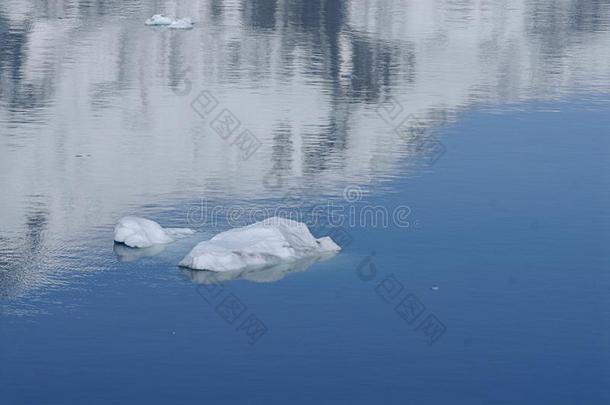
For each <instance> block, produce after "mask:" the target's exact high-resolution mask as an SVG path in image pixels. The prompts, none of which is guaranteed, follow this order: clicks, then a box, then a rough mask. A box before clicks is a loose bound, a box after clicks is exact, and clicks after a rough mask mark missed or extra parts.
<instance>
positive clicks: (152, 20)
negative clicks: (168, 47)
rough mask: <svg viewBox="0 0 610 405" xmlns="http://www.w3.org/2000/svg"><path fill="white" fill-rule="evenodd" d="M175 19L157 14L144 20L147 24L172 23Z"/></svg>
mask: <svg viewBox="0 0 610 405" xmlns="http://www.w3.org/2000/svg"><path fill="white" fill-rule="evenodd" d="M174 21H175V20H174V19H173V18H169V17H166V16H164V15H163V14H155V15H153V16H152V17H150V18H149V19H148V20H146V21H145V22H144V24H146V25H170V24H171V23H173V22H174Z"/></svg>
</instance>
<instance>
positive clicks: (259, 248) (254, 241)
mask: <svg viewBox="0 0 610 405" xmlns="http://www.w3.org/2000/svg"><path fill="white" fill-rule="evenodd" d="M339 250H341V248H340V247H339V246H338V245H337V244H336V243H335V242H334V241H333V240H332V239H331V238H329V237H324V238H320V239H316V238H314V236H313V235H312V234H311V232H309V229H308V228H307V225H305V224H304V223H301V222H297V221H293V220H290V219H286V218H279V217H272V218H267V219H265V220H264V221H261V222H257V223H254V224H252V225H248V226H244V227H242V228H235V229H230V230H228V231H226V232H221V233H219V234H218V235H216V236H214V237H213V238H212V239H210V240H207V241H204V242H201V243H199V244H198V245H197V246H195V247H194V248H193V249H192V250H191V251H190V252H189V253H188V254H187V255H186V256H185V257H184V259H182V261H181V262H180V263H179V265H180V266H182V267H188V268H191V269H195V270H210V271H217V272H224V271H249V270H253V269H262V268H266V267H270V266H276V265H279V264H281V263H285V262H294V261H297V260H300V259H304V258H307V257H312V256H320V255H323V254H328V253H334V252H338V251H339Z"/></svg>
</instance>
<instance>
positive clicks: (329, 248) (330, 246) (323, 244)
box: [316, 236, 341, 252]
mask: <svg viewBox="0 0 610 405" xmlns="http://www.w3.org/2000/svg"><path fill="white" fill-rule="evenodd" d="M316 242H318V248H319V249H320V251H322V252H338V251H340V250H341V247H340V246H339V245H337V244H336V243H335V241H334V240H332V238H331V237H330V236H324V237H322V238H319V239H317V240H316Z"/></svg>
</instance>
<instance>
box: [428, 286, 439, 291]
mask: <svg viewBox="0 0 610 405" xmlns="http://www.w3.org/2000/svg"><path fill="white" fill-rule="evenodd" d="M430 289H431V290H432V291H438V290H439V289H440V287H439V286H437V285H433V286H432V287H430Z"/></svg>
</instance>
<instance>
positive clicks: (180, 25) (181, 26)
mask: <svg viewBox="0 0 610 405" xmlns="http://www.w3.org/2000/svg"><path fill="white" fill-rule="evenodd" d="M168 28H171V29H173V30H190V29H191V28H193V22H192V21H191V19H190V18H179V19H177V20H174V21H173V22H172V23H171V24H170V25H169V26H168Z"/></svg>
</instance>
